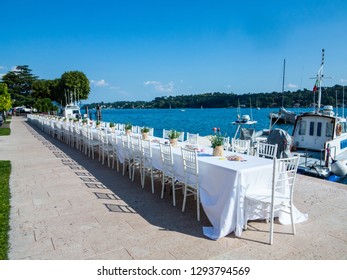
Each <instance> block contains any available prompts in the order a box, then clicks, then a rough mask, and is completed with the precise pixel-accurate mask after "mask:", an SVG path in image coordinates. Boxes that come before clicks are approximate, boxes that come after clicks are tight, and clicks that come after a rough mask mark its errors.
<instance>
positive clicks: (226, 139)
mask: <svg viewBox="0 0 347 280" xmlns="http://www.w3.org/2000/svg"><path fill="white" fill-rule="evenodd" d="M223 149H224V150H226V151H229V150H230V137H224V140H223Z"/></svg>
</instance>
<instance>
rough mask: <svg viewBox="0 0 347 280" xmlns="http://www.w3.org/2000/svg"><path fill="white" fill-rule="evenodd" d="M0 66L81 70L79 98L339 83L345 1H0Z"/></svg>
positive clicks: (1, 69) (0, 70) (49, 73)
mask: <svg viewBox="0 0 347 280" xmlns="http://www.w3.org/2000/svg"><path fill="white" fill-rule="evenodd" d="M0 7H1V23H2V28H1V33H0V75H2V74H4V73H7V72H8V71H10V70H11V69H13V67H14V66H15V65H29V67H30V68H31V69H32V70H33V73H34V74H35V75H37V76H39V77H40V78H42V79H55V78H59V77H60V76H61V75H62V74H63V73H64V72H66V71H74V70H79V71H82V72H84V73H85V74H86V75H87V77H88V79H89V80H90V82H91V92H90V96H89V99H88V100H87V101H86V102H88V103H89V102H100V101H105V102H111V101H120V100H129V101H135V100H152V99H154V98H155V97H159V96H168V95H181V94H198V93H205V92H217V91H219V92H233V93H237V94H243V93H248V92H251V93H258V92H272V91H281V89H282V68H283V60H284V59H286V77H285V89H286V90H293V91H295V90H297V89H303V88H308V89H312V88H313V85H314V80H312V79H309V78H310V77H313V76H315V75H316V73H317V71H318V69H319V65H320V61H321V49H322V48H324V49H325V68H324V73H325V75H326V76H331V77H333V79H331V80H326V81H325V85H326V86H333V85H335V84H345V85H347V47H346V46H347V1H345V0H330V1H322V0H317V1H304V0H291V1H289V0H276V1H266V0H264V1H254V0H253V1H247V0H245V1H233V0H229V1H228V0H213V1H210V0H206V1H203V0H200V1H195V0H192V1H189V0H185V1H183V0H175V1H173V0H166V1H165V0H161V1H159V0H147V1H146V0H143V1H140V0H126V1H125V0H122V1H120V0H114V1H111V0H99V1H89V0H84V1H74V0H69V1H65V0H60V1H55V0H53V1H41V0H37V1H21V0H18V1H3V2H2V3H1V5H0Z"/></svg>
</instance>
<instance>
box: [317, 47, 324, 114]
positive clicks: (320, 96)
mask: <svg viewBox="0 0 347 280" xmlns="http://www.w3.org/2000/svg"><path fill="white" fill-rule="evenodd" d="M323 65H324V49H322V64H321V66H320V68H319V71H318V74H317V80H318V105H317V113H318V112H319V109H320V106H321V98H322V79H323Z"/></svg>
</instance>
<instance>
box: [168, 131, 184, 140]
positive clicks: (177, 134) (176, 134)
mask: <svg viewBox="0 0 347 280" xmlns="http://www.w3.org/2000/svg"><path fill="white" fill-rule="evenodd" d="M180 135H181V132H178V131H177V130H170V132H169V133H168V134H167V137H169V138H170V139H177V138H178V137H180Z"/></svg>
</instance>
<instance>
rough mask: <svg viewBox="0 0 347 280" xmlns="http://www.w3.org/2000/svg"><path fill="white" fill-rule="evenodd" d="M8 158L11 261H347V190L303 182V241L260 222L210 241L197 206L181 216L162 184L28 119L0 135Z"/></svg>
mask: <svg viewBox="0 0 347 280" xmlns="http://www.w3.org/2000/svg"><path fill="white" fill-rule="evenodd" d="M0 160H10V161H11V163H12V172H11V178H10V188H11V195H12V198H11V206H12V208H11V220H10V226H11V231H10V252H9V258H10V259H12V260H19V259H34V260H43V259H48V260H56V259H58V260H62V259H70V260H82V259H92V260H98V259H114V260H120V259H126V260H132V259H135V260H143V259H159V260H160V259H163V260H170V259H172V260H174V259H178V260H182V259H193V260H194V259H234V260H249V259H250V260H257V259H261V260H265V259H280V260H286V259H305V260H313V259H317V260H318V259H319V260H345V259H347V219H346V214H347V211H346V208H347V186H346V185H341V184H337V183H333V182H327V181H323V180H320V179H315V178H311V177H305V176H302V175H298V178H297V184H296V192H295V205H296V206H297V208H298V209H299V210H300V211H301V212H303V213H307V214H308V216H309V218H308V221H307V222H304V223H301V224H297V226H296V229H297V234H296V235H295V236H293V235H291V234H287V233H290V230H291V228H290V226H283V225H279V224H275V235H274V245H272V246H270V245H268V244H266V242H267V241H268V232H267V229H268V225H267V224H266V223H264V222H259V221H258V222H252V223H250V226H249V228H248V230H247V231H245V232H243V234H242V237H241V238H237V237H235V236H234V234H230V235H228V236H227V237H225V238H222V239H220V240H217V241H213V240H210V239H208V238H206V237H205V236H204V235H203V234H202V227H203V226H208V225H209V221H208V219H207V218H206V216H205V215H204V214H202V219H201V221H200V222H197V221H196V217H195V206H194V203H192V204H188V206H187V208H186V212H185V213H182V212H181V207H180V206H181V205H182V204H181V203H182V201H181V198H179V197H180V196H177V197H178V198H179V199H178V201H177V207H173V206H172V203H171V197H170V196H169V194H167V195H166V196H165V198H164V199H163V200H162V199H160V185H159V184H157V185H156V188H155V193H154V194H152V193H151V191H150V187H149V185H148V184H147V186H146V188H145V189H142V188H141V186H140V182H139V178H138V177H137V178H135V181H134V182H132V181H130V180H129V179H128V177H127V176H122V174H121V172H119V173H118V172H117V171H116V170H114V169H111V168H108V167H107V164H105V165H102V164H101V163H100V162H99V161H98V159H97V157H96V159H94V160H92V159H90V158H88V157H86V156H85V155H84V154H82V153H81V152H79V151H78V150H76V149H75V148H73V147H70V146H67V145H66V144H64V143H62V142H60V141H58V140H57V139H55V138H52V137H51V136H50V135H48V134H46V133H44V132H42V131H41V130H39V129H37V128H35V127H32V126H30V124H28V123H26V119H25V118H24V117H13V118H12V122H11V135H10V136H8V137H0ZM147 183H148V181H147Z"/></svg>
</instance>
